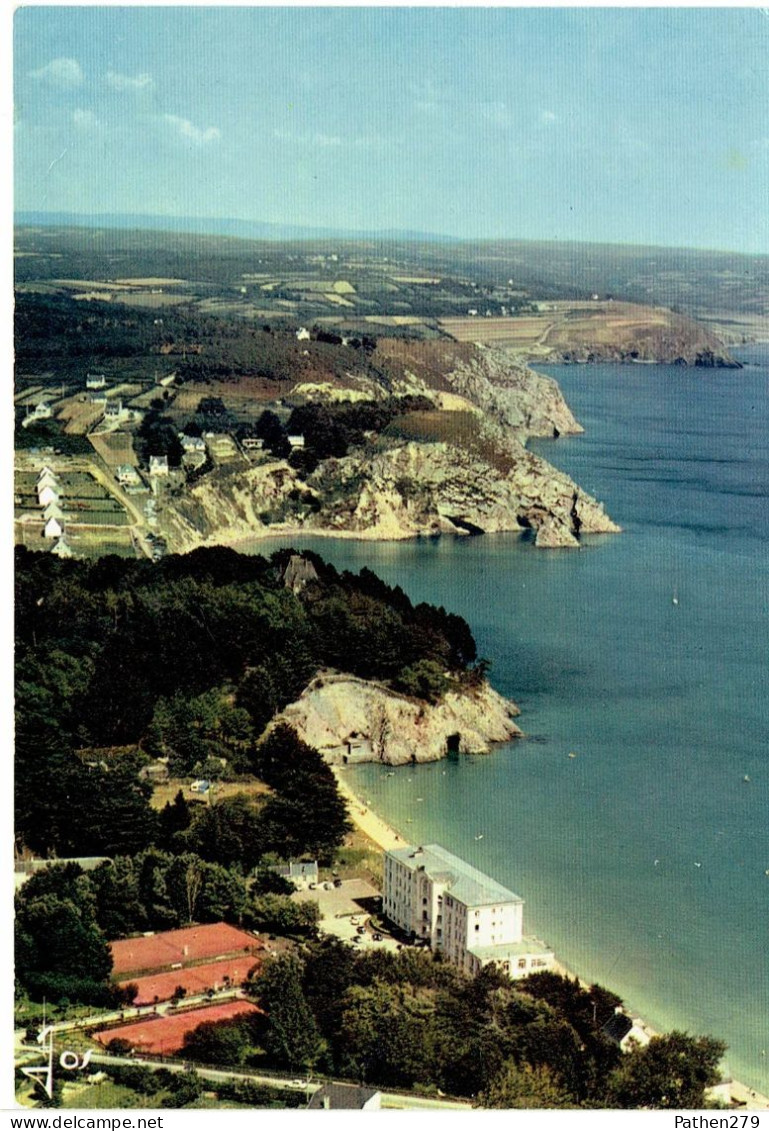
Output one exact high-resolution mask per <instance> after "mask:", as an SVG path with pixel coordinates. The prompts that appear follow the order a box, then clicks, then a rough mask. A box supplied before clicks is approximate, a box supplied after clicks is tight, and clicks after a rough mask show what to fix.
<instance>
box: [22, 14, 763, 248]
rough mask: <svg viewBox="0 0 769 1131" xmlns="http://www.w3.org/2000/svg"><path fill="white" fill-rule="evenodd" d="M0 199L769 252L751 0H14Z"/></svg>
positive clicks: (40, 207)
mask: <svg viewBox="0 0 769 1131" xmlns="http://www.w3.org/2000/svg"><path fill="white" fill-rule="evenodd" d="M14 102H15V120H14V133H15V143H14V148H15V208H16V210H25V211H27V210H35V211H56V212H61V211H65V212H76V213H85V214H88V213H98V214H102V213H143V214H154V215H164V216H166V215H168V216H196V217H220V218H221V217H227V218H230V217H231V218H237V219H245V220H262V221H269V222H273V223H291V224H300V225H307V226H313V227H318V226H322V227H328V228H343V229H347V230H349V229H356V230H358V229H360V230H367V231H371V230H382V229H402V230H412V231H422V232H434V233H438V234H443V235H449V236H455V237H459V238H488V239H496V238H510V239H548V240H550V239H553V240H589V241H600V242H614V243H635V244H660V245H668V246H680V247H705V248H718V249H724V250H732V251H745V252H764V253H765V252H769V16H768V15H767V12H766V10H761V9H758V8H737V9H736V8H715V9H714V8H699V9H697V8H646V9H645V8H634V9H631V8H517V9H516V8H509V7H508V8H398V7H362V8H349V7H337V8H318V7H310V8H307V7H305V8H292V7H275V8H271V7H246V8H244V7H237V8H226V7H213V6H212V7H163V8H161V7H131V6H122V7H98V6H97V7H61V6H52V7H38V6H30V7H22V8H19V9H18V10H17V11H16V13H15V19H14Z"/></svg>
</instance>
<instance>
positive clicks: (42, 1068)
mask: <svg viewBox="0 0 769 1131" xmlns="http://www.w3.org/2000/svg"><path fill="white" fill-rule="evenodd" d="M46 1037H48V1038H49V1040H48V1049H47V1052H48V1062H47V1063H46V1064H36V1065H34V1067H32V1068H22V1072H23V1073H24V1075H25V1076H29V1078H30V1079H31V1080H34V1081H35V1083H36V1084H40V1085H41V1087H42V1088H43V1091H44V1092H45V1094H46V1095H47V1096H48V1099H49V1100H50V1099H53V1025H48V1026H47V1027H46V1028H45V1029H42V1030H41V1031H40V1033H39V1035H38V1038H37V1043H38V1044H39V1045H43V1049H42V1050H41V1051H46V1050H45V1040H46ZM91 1055H92V1053H91V1050H90V1049H89V1051H88V1052H87V1053H85V1054H84V1055H83V1056H80V1055H79V1054H78V1053H76V1052H72V1050H71V1049H65V1050H64V1052H62V1053H61V1055H60V1056H59V1065H60V1066H61V1067H62V1068H66V1069H67V1070H68V1071H69V1072H82V1070H83V1069H84V1068H87V1066H88V1063H89V1061H90V1059H91Z"/></svg>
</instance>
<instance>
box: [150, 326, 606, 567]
mask: <svg viewBox="0 0 769 1131" xmlns="http://www.w3.org/2000/svg"><path fill="white" fill-rule="evenodd" d="M378 348H379V350H380V354H379V357H378V361H379V362H380V363H381V362H382V361H383V360H386V361H387V364H388V372H389V373H390V374H391V377H390V380H389V385H388V386H387V387H384V386H382V385H380V386H379V391H380V394H381V395H383V396H386V395H392V394H393V392H397V393H398V394H403V393H411V394H418V395H421V396H423V397H426V398H428V400H430V401H431V402H432V404H433V405H434V406H435V412H433V413H426V414H425V413H422V414H414V415H415V416H416V415H418V416H419V420H418V422H417V424H415V425H413V427H414V428H415V432H414V433H413V435H412V434H410V433H408V431H407V430H406V431H405V432H401V433H398V432H397V431H396V432H395V433H393V434H387V433H384V434H382V435H380V436H372V437H370V438H369V440H368V441H367V442H366V443H365V444H364V445H363V446H362V447H360V448H354V449H351V450H350V451H349V452H348V454H347V455H346V456H344V457H343V458H340V459H327V460H324V461H323V462H322V463H320V465H319V466H318V467H317V468H316V469H315V471H314V472H313V473H312V474H311V475H309V476H307V477H306V478H301V477H300V476H299V474H298V473H297V471H295V470H294V469H293V468H292V467H291V466H290V465H289V464H288V463H287V462H286V461H284V460H267V461H265V462H264V463H261V464H259V465H256V466H253V467H251V468H248V469H245V470H239V471H237V472H234V471H231V470H227V469H224V468H222V469H220V470H218V471H215V472H213V473H212V474H209V475H207V476H205V477H203V478H202V479H201V480H200V481H199V482H198V483H197V484H195V485H194V486H192V487H190V488H189V489H188V490H187V492H185V493H184V494H183V495H182V496H180V497H179V498H178V499H174V500H172V501H171V505H170V506H169V507H168V508H167V510H166V513H165V516H164V525H165V527H166V529H167V532H168V535H169V540H170V543H171V545H172V548H174V549H189V548H192V547H194V546H196V545H200V544H215V543H232V542H236V541H241V540H244V539H246V538H252V537H254V536H259V535H262V536H264V535H268V534H288V535H290V534H293V533H295V532H297V531H307V532H310V531H312V532H313V533H318V534H330V535H335V536H337V537H355V538H361V539H376V540H383V539H403V538H412V537H415V536H417V535H436V534H445V533H452V534H476V533H487V532H489V533H490V532H500V531H516V532H521V531H531V532H532V533H533V538H534V541H535V544H536V545H537V546H545V547H556V546H576V545H577V544H578V539H579V536H580V535H581V534H588V533H611V532H615V531H617V530H618V529H619V528H618V527H617V526H616V525H615V524H614V523H613V522H612V521H611V519H610V518H609V517H608V516H607V515H606V513H605V512H604V510H603V507H602V506H601V504H600V503H598V502H597V501H596V500H595V499H593V498H591V497H590V496H589V495H587V494H586V493H585V492H583V491H582V490H580V488H579V487H578V486H577V485H576V484H575V483H574V482H573V481H572V480H571V479H569V477H568V476H566V475H564V474H563V473H562V472H560V471H557V470H556V469H555V468H553V467H551V466H550V465H549V464H548V463H547V462H546V461H545V460H543V459H541V458H540V457H538V456H535V455H534V454H533V453H532V452H530V451H528V450H527V449H526V446H525V445H526V441H527V440H528V438H529V437H530V436H543V435H544V436H557V435H561V434H564V433H569V432H572V433H574V432H580V431H581V430H582V429H581V428H580V426H579V424H578V423H577V421H576V420H575V419H574V417H573V416H572V414H571V412H570V410H569V408H568V405H567V404H566V402H565V401H564V399H563V396H562V394H561V391H560V389H559V388H558V385H557V384H556V382H555V381H553V380H551V379H550V378H548V377H543V376H541V375H540V374H537V373H534V372H533V371H532V370H530V369H528V368H527V367H525V366H522V365H520V364H518V363H516V362H515V361H514V359H512V357H511V356H510V354H508V353H506V352H505V351H504V350H491V349H485V348H479V347H476V346H468V345H459V346H458V345H457V344H456V343H444V342H437V343H436V342H420V343H401V342H397V343H395V342H394V343H391V344H390V345H389V347H388V348H389V351H390V352H389V353H388V354H387V355H385V353H384V352H383V351H384V349H385V346H384V345H383V344H382V343H380V345H379V347H378ZM370 384H371V388H370V393H373V391H374V390H375V389H376V388H377V386H376V383H375V382H371V383H370ZM407 423H408V421H406V424H407ZM406 424H404V425H402V427H403V428H405V427H406Z"/></svg>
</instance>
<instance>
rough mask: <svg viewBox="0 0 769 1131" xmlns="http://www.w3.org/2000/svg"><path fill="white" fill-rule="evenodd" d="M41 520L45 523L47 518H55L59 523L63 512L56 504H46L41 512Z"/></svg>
mask: <svg viewBox="0 0 769 1131" xmlns="http://www.w3.org/2000/svg"><path fill="white" fill-rule="evenodd" d="M43 518H44V519H45V521H46V522H47V521H48V519H49V518H57V519H58V520H59V522H61V520H62V519H63V518H64V511H63V510H62V509H61V507H60V506H59V504H58V503H48V504H47V505H46V506H45V508H44V510H43Z"/></svg>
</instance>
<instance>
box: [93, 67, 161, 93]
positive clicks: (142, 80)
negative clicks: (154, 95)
mask: <svg viewBox="0 0 769 1131" xmlns="http://www.w3.org/2000/svg"><path fill="white" fill-rule="evenodd" d="M104 81H105V82H106V84H107V86H108V87H110V88H111V89H112V90H117V91H118V92H119V93H120V94H124V93H126V92H134V91H137V92H138V91H140V90H151V89H152V87H153V86H154V85H155V80H154V79H153V77H152V75H135V76H133V77H132V76H131V75H121V74H120V73H119V72H118V71H107V73H106V75H105V76H104Z"/></svg>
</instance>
